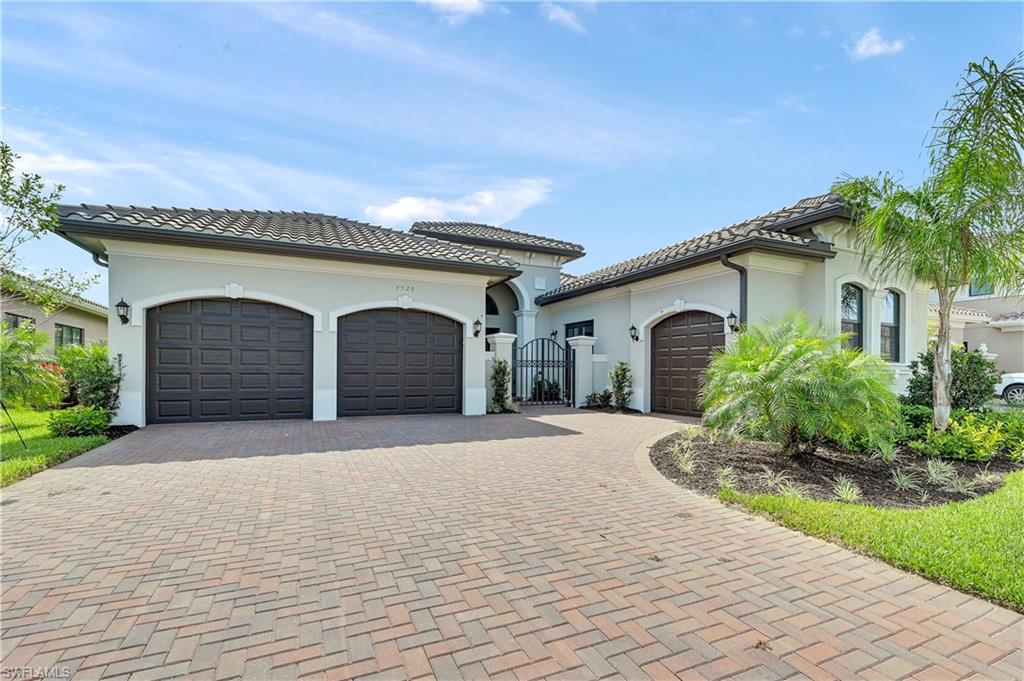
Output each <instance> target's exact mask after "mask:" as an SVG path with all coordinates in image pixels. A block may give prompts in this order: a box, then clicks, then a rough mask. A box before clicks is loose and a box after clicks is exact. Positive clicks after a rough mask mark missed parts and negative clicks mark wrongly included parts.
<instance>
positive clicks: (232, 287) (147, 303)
mask: <svg viewBox="0 0 1024 681" xmlns="http://www.w3.org/2000/svg"><path fill="white" fill-rule="evenodd" d="M200 298H230V299H236V298H245V299H246V300H258V301H261V302H264V303H274V304H275V305H280V306H282V307H290V308H292V309H293V310H298V311H299V312H305V313H306V314H307V315H309V316H310V317H312V318H313V331H323V328H324V323H323V314H322V313H321V312H320V310H317V309H316V308H315V307H312V306H310V305H306V304H305V303H301V302H299V301H297V300H292V299H291V298H285V297H284V296H279V295H275V294H273V293H265V292H263V291H251V290H249V289H247V288H243V287H241V286H239V285H238V284H227V285H225V286H222V287H220V288H193V289H185V290H182V291H171V292H170V293H161V294H158V295H155V296H150V297H149V298H143V299H142V300H136V301H134V302H132V304H131V324H132V326H142V325H143V321H144V320H145V317H146V311H147V310H148V309H149V308H151V307H158V306H160V305H166V304H167V303H176V302H178V301H181V300H197V299H200ZM332 330H333V329H332Z"/></svg>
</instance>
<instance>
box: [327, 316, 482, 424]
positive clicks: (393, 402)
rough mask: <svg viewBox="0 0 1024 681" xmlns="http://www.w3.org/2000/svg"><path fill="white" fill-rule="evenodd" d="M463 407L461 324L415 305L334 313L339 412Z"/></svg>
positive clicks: (357, 413)
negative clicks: (344, 314)
mask: <svg viewBox="0 0 1024 681" xmlns="http://www.w3.org/2000/svg"><path fill="white" fill-rule="evenodd" d="M461 410H462V324H460V323H458V322H456V321H454V320H452V319H449V318H447V317H442V316H440V315H436V314H432V313H430V312H420V311H418V310H399V309H382V310H366V311H365V312H357V313H355V314H350V315H346V316H344V317H339V318H338V416H365V415H371V414H429V413H443V412H460V411H461Z"/></svg>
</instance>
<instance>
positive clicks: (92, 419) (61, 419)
mask: <svg viewBox="0 0 1024 681" xmlns="http://www.w3.org/2000/svg"><path fill="white" fill-rule="evenodd" d="M47 427H48V428H49V429H50V432H51V433H53V434H54V435H55V436H57V437H74V436H80V435H102V434H103V433H105V432H106V430H107V428H109V427H110V411H108V410H107V409H103V408H102V407H82V406H78V407H70V408H68V409H64V410H62V411H55V412H53V414H51V415H50V422H49V424H48V425H47Z"/></svg>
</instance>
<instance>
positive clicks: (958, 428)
mask: <svg viewBox="0 0 1024 681" xmlns="http://www.w3.org/2000/svg"><path fill="white" fill-rule="evenodd" d="M1002 444H1003V424H1002V423H1000V422H998V421H992V420H989V419H985V418H983V417H980V416H978V415H977V414H971V413H965V414H962V415H957V416H954V417H953V418H952V419H950V422H949V428H947V429H946V430H933V431H929V432H928V434H927V435H926V436H925V437H924V438H922V439H920V440H914V441H913V442H911V443H910V447H911V448H912V449H914V450H916V451H919V452H921V453H922V454H926V455H928V456H933V457H937V458H940V459H961V460H964V461H990V460H992V457H994V456H995V455H996V453H997V452H999V450H1000V448H1001V446H1002Z"/></svg>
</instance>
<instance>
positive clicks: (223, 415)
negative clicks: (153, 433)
mask: <svg viewBox="0 0 1024 681" xmlns="http://www.w3.org/2000/svg"><path fill="white" fill-rule="evenodd" d="M312 417H313V318H312V317H310V316H309V315H307V314H304V313H302V312H299V311H298V310H293V309H291V308H287V307H282V306H280V305H273V304H271V303H263V302H259V301H255V300H229V299H227V298H223V299H220V298H216V299H199V300H184V301H181V302H177V303H169V304H167V305H161V306H160V307H156V308H152V309H150V310H148V311H147V312H146V422H147V423H182V422H187V421H242V420H259V419H288V418H312Z"/></svg>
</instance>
